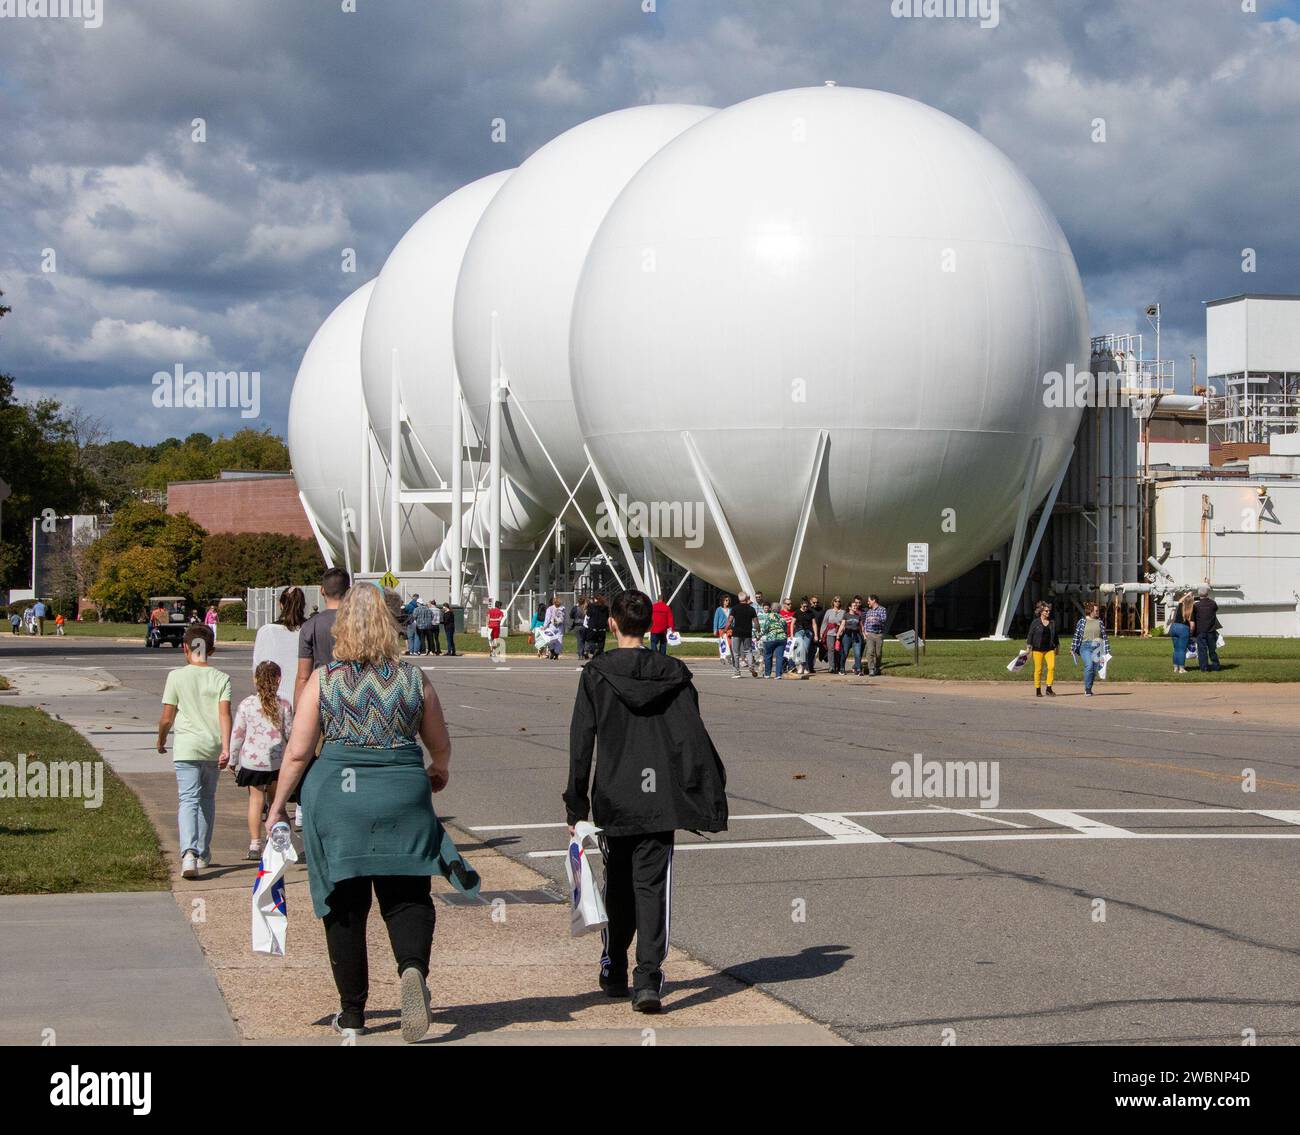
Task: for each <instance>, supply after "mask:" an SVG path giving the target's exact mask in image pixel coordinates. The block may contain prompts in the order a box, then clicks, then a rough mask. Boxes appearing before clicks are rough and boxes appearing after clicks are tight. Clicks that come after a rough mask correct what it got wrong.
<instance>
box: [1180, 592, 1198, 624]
mask: <svg viewBox="0 0 1300 1135" xmlns="http://www.w3.org/2000/svg"><path fill="white" fill-rule="evenodd" d="M1178 606H1179V607H1181V608H1182V612H1183V618H1184V619H1185V620H1186V621H1187V622H1189V623H1190V622H1191V621H1192V608H1193V607H1195V606H1196V600H1195V599H1194V598H1192V593H1191V592H1190V591H1184V592H1183V597H1182V598H1181V599H1180V600H1178Z"/></svg>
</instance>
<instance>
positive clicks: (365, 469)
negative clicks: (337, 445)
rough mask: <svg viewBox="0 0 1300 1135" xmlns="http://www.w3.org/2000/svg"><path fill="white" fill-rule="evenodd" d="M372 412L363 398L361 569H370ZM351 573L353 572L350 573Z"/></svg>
mask: <svg viewBox="0 0 1300 1135" xmlns="http://www.w3.org/2000/svg"><path fill="white" fill-rule="evenodd" d="M370 563H371V559H370V414H369V413H368V412H367V410H366V403H365V399H364V398H363V399H362V400H361V570H362V571H369V570H370ZM349 574H351V573H349Z"/></svg>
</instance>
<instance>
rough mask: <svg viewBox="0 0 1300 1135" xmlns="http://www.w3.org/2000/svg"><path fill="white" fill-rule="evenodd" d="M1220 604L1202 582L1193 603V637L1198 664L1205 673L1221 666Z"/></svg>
mask: <svg viewBox="0 0 1300 1135" xmlns="http://www.w3.org/2000/svg"><path fill="white" fill-rule="evenodd" d="M1220 625H1221V624H1220V623H1219V605H1218V604H1217V603H1216V602H1215V601H1214V600H1213V599H1211V598H1210V589H1209V588H1208V587H1207V586H1206V585H1205V584H1201V586H1200V587H1198V588H1197V589H1196V602H1195V603H1193V604H1192V628H1191V629H1192V637H1193V638H1195V639H1196V665H1197V667H1198V668H1199V669H1200V670H1201V671H1202V673H1204V672H1205V671H1207V670H1217V669H1218V668H1219V626H1220Z"/></svg>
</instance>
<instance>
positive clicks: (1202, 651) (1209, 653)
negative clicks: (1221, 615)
mask: <svg viewBox="0 0 1300 1135" xmlns="http://www.w3.org/2000/svg"><path fill="white" fill-rule="evenodd" d="M1218 644H1219V632H1218V631H1211V632H1210V633H1209V634H1198V635H1197V636H1196V665H1197V666H1199V667H1200V668H1201V669H1202V670H1217V669H1218V668H1219V648H1218Z"/></svg>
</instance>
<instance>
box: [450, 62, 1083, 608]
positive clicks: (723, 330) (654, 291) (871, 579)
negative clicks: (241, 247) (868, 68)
mask: <svg viewBox="0 0 1300 1135" xmlns="http://www.w3.org/2000/svg"><path fill="white" fill-rule="evenodd" d="M1086 329H1087V312H1086V307H1085V304H1084V297H1083V289H1082V286H1081V284H1080V282H1079V275H1078V271H1077V269H1076V267H1075V263H1074V258H1073V256H1072V255H1071V253H1070V248H1069V245H1068V243H1067V242H1066V240H1065V237H1064V235H1063V234H1062V232H1061V230H1060V227H1059V226H1058V225H1057V223H1056V221H1055V219H1054V218H1053V216H1052V213H1051V211H1050V210H1049V209H1048V207H1047V205H1046V204H1045V203H1044V202H1043V200H1042V198H1041V197H1040V196H1039V194H1038V193H1037V192H1036V191H1035V190H1034V188H1033V186H1031V185H1030V184H1029V182H1028V181H1027V180H1026V179H1025V178H1024V176H1023V175H1021V174H1020V173H1019V171H1018V170H1017V169H1016V168H1015V166H1013V165H1012V163H1011V162H1010V161H1009V160H1008V159H1007V158H1006V156H1005V155H1003V154H1002V153H1001V151H999V150H998V149H996V148H995V147H994V146H993V145H992V144H990V143H989V142H988V141H986V140H985V139H984V138H982V137H981V136H980V135H979V134H977V133H975V132H974V131H972V130H970V129H968V128H967V127H966V126H963V125H962V124H961V123H959V122H957V121H956V120H955V119H953V118H950V117H948V116H947V115H945V114H942V113H940V112H939V111H937V110H934V109H932V108H930V107H927V106H924V105H923V104H921V103H918V102H914V101H912V100H910V99H906V98H901V97H899V96H897V95H892V94H886V93H883V92H880V91H867V90H856V89H852V88H845V87H818V88H811V89H802V90H794V91H782V92H779V93H776V94H770V95H764V96H762V97H759V98H755V99H751V100H749V101H748V102H744V103H740V104H738V105H736V106H733V107H730V108H729V109H727V110H723V111H720V112H719V113H717V114H715V115H713V116H712V117H710V118H708V119H707V120H705V121H703V122H701V123H700V124H698V125H697V126H694V127H693V128H691V129H690V130H688V131H686V132H685V133H684V134H682V135H681V136H680V137H678V138H677V139H676V140H675V141H673V142H671V143H669V144H668V145H667V146H666V147H665V148H664V149H662V150H661V151H660V152H659V153H658V154H657V155H656V156H655V157H653V158H651V159H650V160H649V161H648V162H647V163H646V164H645V165H644V166H643V167H642V169H641V170H640V172H639V173H638V174H637V175H636V176H635V177H634V178H633V179H632V181H631V182H630V183H629V184H628V186H627V188H626V189H625V190H624V191H623V193H622V194H621V195H620V197H619V199H618V201H617V202H616V203H615V204H614V206H613V207H612V208H611V209H610V210H609V212H608V215H607V216H606V218H605V221H604V223H603V224H602V225H601V228H600V231H599V233H598V234H597V236H596V238H595V240H594V241H593V242H592V246H591V249H590V252H589V253H588V256H587V261H586V267H585V270H584V272H583V276H582V280H581V283H580V286H579V290H578V296H577V300H576V303H575V307H574V313H573V322H572V364H573V376H572V378H573V393H574V400H575V402H576V405H577V411H578V418H579V421H580V423H581V426H582V432H583V434H584V435H585V437H586V439H587V442H588V444H589V445H590V446H591V449H592V453H593V456H594V457H595V459H596V461H597V463H598V465H599V466H600V468H601V470H602V472H604V473H605V475H606V476H607V477H608V478H609V479H610V480H611V481H613V482H615V483H617V484H618V485H620V486H621V487H622V488H624V489H626V490H627V491H628V493H629V494H630V496H631V497H632V499H633V500H640V501H644V502H646V503H648V504H652V503H654V502H668V503H671V502H683V503H684V504H690V503H692V502H700V501H702V499H703V497H702V494H701V491H700V488H699V485H698V483H697V481H696V478H695V476H694V475H693V473H692V468H691V464H690V462H689V460H688V456H687V449H686V446H685V443H684V441H683V437H682V434H683V432H684V431H688V432H689V433H690V434H691V435H692V436H693V438H694V441H695V444H696V446H697V447H698V449H699V452H700V454H701V456H702V459H703V463H704V465H705V466H706V468H707V470H708V473H709V476H710V479H711V480H712V483H713V485H714V487H715V489H716V491H717V494H718V497H719V499H720V503H721V506H722V509H723V511H724V513H725V515H726V517H727V519H728V521H729V523H730V525H731V528H732V530H733V532H734V534H735V536H736V539H737V541H738V543H739V545H740V550H741V554H742V557H743V558H744V561H745V563H746V566H747V568H748V570H749V574H750V576H751V578H752V580H753V582H754V584H755V586H757V587H758V588H760V589H762V590H765V591H766V592H767V594H769V595H772V594H775V592H776V591H777V590H778V589H779V588H780V587H781V583H782V580H783V579H784V576H785V571H786V565H787V561H788V558H789V555H790V551H791V547H792V544H793V542H794V536H795V529H796V525H797V521H798V517H799V514H800V509H801V506H802V504H803V499H804V494H805V491H806V488H807V485H808V483H809V477H810V474H811V472H812V463H813V455H814V451H815V448H816V441H817V435H818V431H819V430H823V429H825V430H827V431H828V433H829V438H830V441H829V449H828V452H827V456H826V459H825V462H824V467H823V469H822V471H821V479H820V483H819V486H818V490H817V493H816V496H815V498H814V507H813V511H812V515H811V520H810V523H809V527H808V534H807V539H806V541H805V543H804V548H803V555H802V557H801V560H800V565H799V571H798V575H797V577H796V581H795V587H794V590H795V591H796V593H802V592H809V591H813V590H817V591H820V590H821V588H822V580H823V578H825V580H826V583H827V586H828V588H829V589H831V590H859V589H860V590H863V591H864V592H865V591H866V590H868V589H870V590H874V591H877V592H879V593H880V594H882V595H888V594H889V593H890V592H891V591H894V593H895V594H897V593H898V591H897V590H896V589H893V588H892V587H891V584H890V578H891V576H892V575H894V574H895V573H896V572H901V571H903V570H904V563H905V553H906V545H907V543H908V542H910V541H928V542H929V544H930V574H929V582H930V583H931V584H932V585H937V584H940V583H943V582H945V581H946V580H949V579H952V578H954V577H955V576H957V575H959V574H961V573H962V572H963V571H965V570H967V569H968V568H970V567H971V566H973V565H974V564H975V563H977V562H978V561H979V560H980V559H982V558H983V557H984V556H985V555H987V554H988V553H989V552H990V551H991V550H993V549H994V548H996V547H997V546H998V545H999V544H1001V543H1002V542H1003V541H1004V540H1006V538H1007V537H1008V535H1009V533H1010V531H1011V529H1012V527H1013V525H1014V521H1015V514H1016V506H1017V497H1018V494H1019V492H1020V488H1021V484H1022V481H1023V477H1024V472H1025V468H1026V464H1027V460H1028V457H1029V454H1030V449H1031V445H1032V443H1033V441H1034V439H1036V438H1037V439H1041V441H1042V459H1041V461H1040V464H1039V471H1038V476H1037V481H1036V485H1035V499H1036V500H1037V499H1041V497H1042V496H1043V495H1044V494H1045V492H1046V490H1047V488H1048V487H1049V485H1050V483H1051V480H1052V478H1053V477H1054V476H1055V475H1056V473H1057V471H1058V470H1059V469H1060V467H1061V464H1062V463H1063V462H1064V461H1065V459H1066V456H1067V453H1068V451H1069V448H1070V444H1071V442H1072V440H1073V438H1074V434H1075V431H1076V428H1077V426H1078V422H1079V417H1080V414H1081V411H1080V410H1077V409H1050V408H1048V407H1047V406H1046V405H1045V404H1044V397H1043V389H1044V388H1043V382H1042V378H1043V376H1044V374H1046V373H1047V372H1049V371H1053V370H1056V371H1063V370H1064V368H1065V366H1066V364H1067V363H1073V364H1075V366H1076V367H1078V368H1079V369H1081V370H1084V369H1086V368H1087V366H1088V340H1087V333H1086ZM457 346H458V349H459V341H458V344H457ZM945 510H953V511H952V512H946V511H945ZM706 516H707V513H706ZM945 520H946V521H947V523H945ZM954 525H955V531H949V530H947V529H950V528H952V527H953V526H954ZM656 542H657V543H659V544H660V546H661V547H663V548H664V549H665V550H666V551H667V552H668V553H669V554H670V555H671V556H672V557H673V558H674V559H676V560H678V561H679V562H680V563H682V564H684V565H686V566H687V567H689V568H691V569H692V570H694V571H695V572H696V573H697V574H698V575H700V576H702V577H703V578H705V579H708V580H710V581H713V582H715V583H718V584H720V585H727V586H735V585H736V582H737V581H736V578H735V574H734V573H733V571H732V569H731V565H730V561H729V560H728V558H727V556H726V553H725V551H724V549H723V545H722V541H721V540H720V538H719V535H718V531H717V529H716V528H715V527H714V525H713V524H712V523H711V522H707V521H706V524H705V528H704V540H703V544H702V546H700V547H697V548H691V547H689V546H688V543H695V541H694V540H689V541H688V540H687V539H684V538H683V537H682V536H681V535H676V536H673V535H669V536H666V537H665V536H662V535H661V538H659V539H658V540H657V541H656ZM823 565H825V569H824V576H823Z"/></svg>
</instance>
